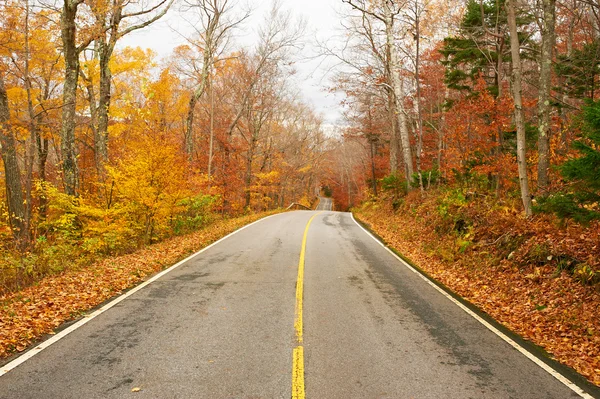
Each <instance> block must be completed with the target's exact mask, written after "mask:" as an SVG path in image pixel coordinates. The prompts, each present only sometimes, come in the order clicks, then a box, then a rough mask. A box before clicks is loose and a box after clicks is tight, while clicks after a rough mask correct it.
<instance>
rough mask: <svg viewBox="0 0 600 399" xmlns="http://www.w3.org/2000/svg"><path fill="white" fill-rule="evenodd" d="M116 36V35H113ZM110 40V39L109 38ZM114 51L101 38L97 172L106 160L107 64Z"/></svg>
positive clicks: (108, 97)
mask: <svg viewBox="0 0 600 399" xmlns="http://www.w3.org/2000/svg"><path fill="white" fill-rule="evenodd" d="M115 34H116V33H115ZM111 39H112V37H111ZM115 41H116V40H115ZM113 50H114V43H113V42H112V40H111V41H110V42H109V43H107V42H106V40H105V39H104V38H103V37H102V38H101V39H100V40H99V43H98V53H99V54H98V55H99V57H98V58H99V67H100V90H99V92H98V109H97V112H98V131H97V134H96V139H95V150H96V166H97V167H98V169H99V170H101V169H102V165H103V164H104V163H105V162H106V161H107V160H108V113H109V110H110V91H111V79H112V72H111V70H110V66H109V62H110V59H111V57H112V53H113Z"/></svg>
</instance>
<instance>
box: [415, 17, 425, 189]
mask: <svg viewBox="0 0 600 399" xmlns="http://www.w3.org/2000/svg"><path fill="white" fill-rule="evenodd" d="M416 13H417V14H416V18H415V40H416V52H415V85H416V88H417V93H416V101H415V108H416V111H417V156H416V162H417V173H418V175H419V187H420V188H421V191H424V187H423V175H422V170H421V161H422V159H421V157H422V155H423V115H422V110H421V74H420V69H419V68H420V65H419V64H420V62H421V59H420V58H421V57H420V50H421V48H420V45H421V30H420V20H419V15H418V10H417V11H416Z"/></svg>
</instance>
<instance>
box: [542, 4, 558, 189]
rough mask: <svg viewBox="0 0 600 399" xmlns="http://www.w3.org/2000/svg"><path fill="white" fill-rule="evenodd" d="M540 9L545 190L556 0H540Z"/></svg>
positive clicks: (545, 186) (547, 180) (548, 157)
mask: <svg viewBox="0 0 600 399" xmlns="http://www.w3.org/2000/svg"><path fill="white" fill-rule="evenodd" d="M542 10H543V11H542V12H543V17H542V19H541V21H540V30H541V33H542V46H541V55H540V85H539V87H540V88H539V95H538V157H539V160H538V188H539V189H541V190H546V189H547V187H548V184H549V178H548V167H549V166H550V133H551V129H550V111H551V110H552V104H551V103H550V94H551V89H552V55H553V50H554V27H555V24H556V0H542Z"/></svg>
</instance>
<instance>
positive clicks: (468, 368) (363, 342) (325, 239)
mask: <svg viewBox="0 0 600 399" xmlns="http://www.w3.org/2000/svg"><path fill="white" fill-rule="evenodd" d="M315 214H316V215H317V216H316V217H315V218H314V220H313V222H312V224H311V225H310V228H309V229H308V233H307V235H306V241H305V242H306V253H305V268H304V277H303V283H304V284H303V287H304V295H303V298H304V301H303V305H302V306H303V307H302V314H303V340H302V341H303V342H302V345H303V348H304V383H305V389H306V397H307V398H319V399H335V398H344V399H348V398H461V399H465V398H519V399H523V398H557V399H558V398H560V399H564V398H571V397H578V396H577V395H576V394H575V393H574V392H573V391H571V390H570V389H569V388H567V387H566V386H565V385H563V384H562V383H560V382H559V381H558V380H557V379H555V378H554V377H552V376H551V375H550V374H548V373H547V372H546V371H544V370H542V369H541V368H540V367H539V366H537V365H536V364H535V363H533V362H532V361H531V360H529V359H527V358H526V357H525V356H523V355H522V354H521V353H519V352H518V351H517V350H515V349H513V348H512V347H511V346H509V345H508V344H507V343H505V342H504V341H503V340H501V339H500V338H498V337H497V336H496V335H495V334H494V333H492V332H491V331H490V330H488V329H486V328H485V327H484V326H483V325H482V324H480V323H479V322H478V321H476V320H475V319H474V318H472V317H471V316H469V315H468V314H467V313H465V312H464V311H463V310H462V309H460V308H459V307H457V306H456V305H455V304H454V303H453V302H451V301H450V300H449V299H448V298H446V297H445V296H443V295H442V294H440V293H439V292H438V291H437V290H435V289H434V288H432V287H431V286H430V285H429V284H427V283H426V282H425V281H424V280H423V279H422V278H420V277H419V276H418V275H416V274H415V273H413V272H412V271H410V270H409V269H407V268H406V267H404V266H403V265H402V264H401V263H400V262H399V261H398V260H397V259H396V258H395V257H394V256H392V255H391V254H390V253H389V252H387V251H386V250H385V249H383V248H382V247H381V246H380V245H379V244H378V243H377V242H375V241H374V240H373V239H372V238H371V237H370V236H368V235H367V234H366V233H365V232H364V231H363V230H362V229H361V228H360V227H359V226H358V225H357V224H355V223H354V221H353V220H352V219H351V216H350V214H347V213H336V212H321V213H318V212H310V211H296V212H288V213H283V214H279V215H276V216H273V217H270V218H267V219H265V220H263V221H260V222H258V223H256V224H254V225H252V226H250V227H248V228H246V229H244V230H242V231H240V232H238V233H236V234H234V235H232V236H231V237H229V238H227V239H226V240H224V241H222V242H220V243H219V244H217V245H215V246H213V247H211V248H209V249H208V250H206V251H205V252H203V253H201V254H200V255H198V256H196V257H195V258H193V259H192V260H190V261H188V262H186V263H184V264H183V265H181V266H180V267H178V268H176V269H174V270H173V271H171V272H170V273H168V274H166V275H164V276H163V277H161V278H160V279H158V280H157V281H155V282H153V283H151V284H150V285H148V286H147V287H145V288H144V289H141V290H139V291H138V292H136V293H135V294H133V295H131V296H130V297H128V298H127V299H125V300H123V301H122V302H120V303H119V304H118V305H116V306H114V307H113V308H111V309H110V310H108V311H106V312H105V313H103V314H101V315H100V316H98V317H96V318H94V319H92V320H90V321H89V322H88V323H87V324H85V325H84V326H82V327H81V328H79V329H77V330H75V331H74V332H72V333H70V334H69V335H67V336H66V337H65V338H63V339H61V340H59V341H58V342H56V343H55V344H53V345H52V346H50V347H48V348H47V349H45V350H43V351H41V352H39V353H38V354H37V355H36V356H34V357H32V358H31V359H29V360H28V361H26V362H24V363H23V364H21V365H20V366H18V367H16V368H15V369H13V370H12V371H10V372H8V373H7V374H6V375H4V376H3V377H0V398H11V399H12V398H211V399H212V398H228V399H229V398H247V399H250V398H252V399H257V398H265V399H267V398H286V399H289V398H290V397H291V395H292V350H293V349H294V348H295V347H297V346H298V336H297V332H296V331H295V328H294V321H295V318H297V317H298V316H297V298H296V288H297V285H296V283H297V278H298V262H299V257H300V252H301V246H302V241H303V234H304V230H305V227H306V225H307V222H308V221H309V219H310V218H311V217H312V216H313V215H315ZM134 388H139V391H137V390H136V391H137V392H132V389H134Z"/></svg>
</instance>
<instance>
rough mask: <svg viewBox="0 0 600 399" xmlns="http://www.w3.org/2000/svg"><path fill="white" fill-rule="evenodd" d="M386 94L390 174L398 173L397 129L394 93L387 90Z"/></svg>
mask: <svg viewBox="0 0 600 399" xmlns="http://www.w3.org/2000/svg"><path fill="white" fill-rule="evenodd" d="M387 94H388V111H389V114H390V174H391V175H395V174H396V173H398V148H399V145H398V128H397V126H396V125H397V120H398V119H397V118H396V113H395V109H396V105H395V104H394V92H393V91H392V90H391V89H388V90H387Z"/></svg>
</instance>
